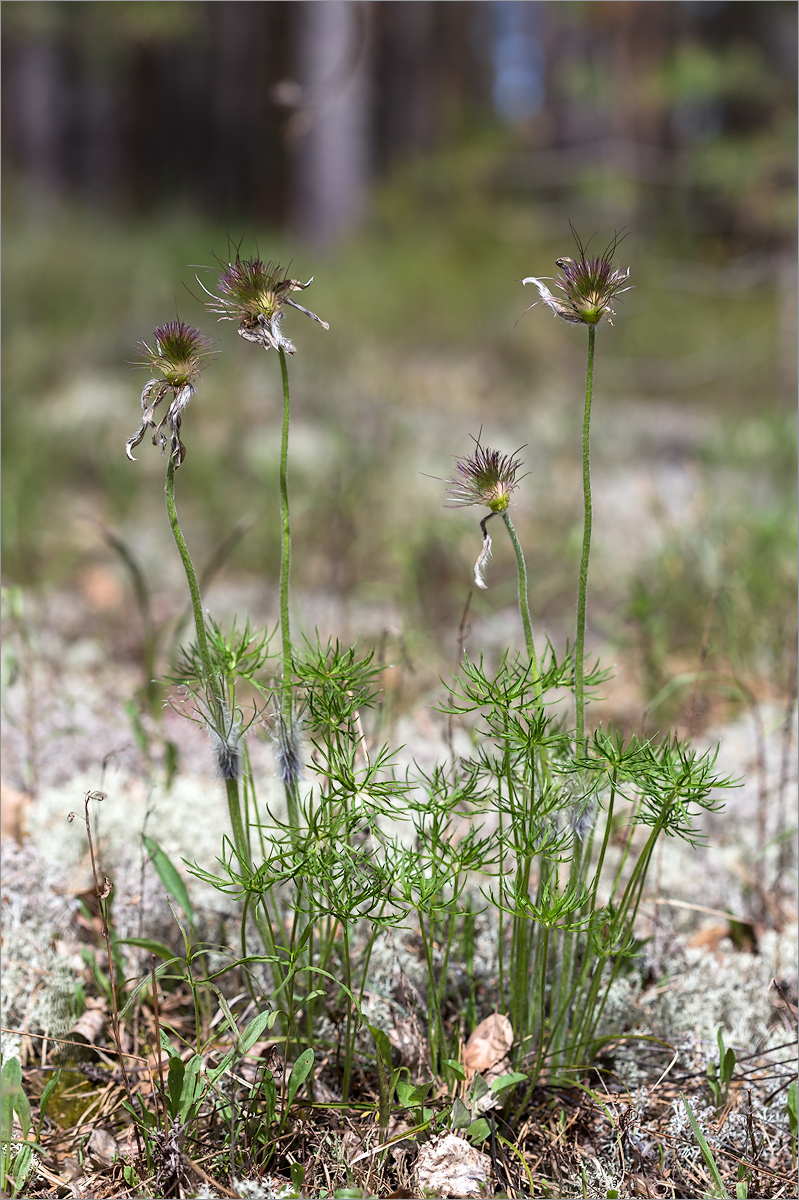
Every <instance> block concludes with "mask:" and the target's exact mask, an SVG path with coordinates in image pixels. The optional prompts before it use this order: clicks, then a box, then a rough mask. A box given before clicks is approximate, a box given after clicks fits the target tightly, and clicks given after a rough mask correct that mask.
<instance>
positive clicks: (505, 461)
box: [447, 441, 522, 513]
mask: <svg viewBox="0 0 799 1200" xmlns="http://www.w3.org/2000/svg"><path fill="white" fill-rule="evenodd" d="M521 465H522V460H521V459H520V458H517V457H516V456H515V455H512V454H500V452H499V450H491V449H489V448H488V447H487V446H481V445H480V442H479V441H477V442H476V443H475V449H474V453H473V454H470V455H469V457H468V458H459V459H457V461H456V463H455V466H456V468H457V470H458V473H459V478H458V479H448V480H447V483H448V485H449V494H450V496H451V497H452V505H451V506H450V507H452V508H460V507H465V506H466V505H468V504H484V505H485V506H486V508H490V509H491V512H492V513H503V512H505V511H506V510H507V507H508V505H509V504H510V498H511V493H512V492H515V491H516V488H517V486H518V485H517V483H516V475H517V472H518V470H519V467H521Z"/></svg>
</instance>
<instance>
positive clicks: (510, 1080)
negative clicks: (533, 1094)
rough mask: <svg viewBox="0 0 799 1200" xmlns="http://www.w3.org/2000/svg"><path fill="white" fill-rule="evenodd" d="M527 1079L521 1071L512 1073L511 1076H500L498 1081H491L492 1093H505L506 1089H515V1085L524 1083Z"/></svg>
mask: <svg viewBox="0 0 799 1200" xmlns="http://www.w3.org/2000/svg"><path fill="white" fill-rule="evenodd" d="M526 1079H527V1076H526V1075H523V1074H522V1073H521V1071H511V1073H510V1074H509V1075H498V1076H497V1078H496V1079H492V1080H491V1091H492V1092H504V1091H505V1090H506V1088H510V1087H513V1086H514V1084H517V1083H524V1082H525V1081H526Z"/></svg>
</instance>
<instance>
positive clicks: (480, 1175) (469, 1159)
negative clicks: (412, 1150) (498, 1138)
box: [416, 1133, 492, 1200]
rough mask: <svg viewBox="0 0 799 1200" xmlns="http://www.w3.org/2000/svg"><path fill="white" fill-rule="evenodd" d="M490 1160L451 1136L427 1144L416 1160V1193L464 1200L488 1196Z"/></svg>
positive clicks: (448, 1134) (450, 1134)
mask: <svg viewBox="0 0 799 1200" xmlns="http://www.w3.org/2000/svg"><path fill="white" fill-rule="evenodd" d="M490 1181H491V1159H490V1158H489V1157H488V1155H487V1154H481V1152H480V1151H479V1150H477V1149H476V1148H475V1147H474V1146H472V1145H470V1144H469V1142H467V1141H464V1139H463V1138H459V1137H456V1136H455V1134H454V1133H447V1134H444V1135H443V1136H442V1137H438V1138H433V1140H432V1141H430V1142H426V1143H425V1145H424V1146H422V1148H421V1149H420V1151H419V1157H418V1158H417V1160H416V1186H417V1189H418V1191H419V1192H421V1193H422V1194H423V1195H424V1194H432V1195H433V1196H441V1197H444V1198H446V1197H457V1198H458V1200H467V1198H470V1197H472V1196H476V1197H483V1196H490V1195H491V1192H492V1188H491V1182H490Z"/></svg>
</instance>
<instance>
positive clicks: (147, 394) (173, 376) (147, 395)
mask: <svg viewBox="0 0 799 1200" xmlns="http://www.w3.org/2000/svg"><path fill="white" fill-rule="evenodd" d="M210 347H211V343H210V342H209V340H208V338H206V337H203V335H202V334H201V333H200V331H199V329H193V328H192V326H191V325H185V324H184V323H183V321H177V320H175V321H167V323H166V325H159V326H157V327H156V328H155V329H154V330H153V336H152V345H150V344H149V343H148V342H145V341H144V340H143V339H142V341H140V342H139V344H138V346H137V350H138V351H139V354H140V356H141V357H142V358H143V359H144V362H143V363H142V364H141V365H142V366H147V367H149V369H150V370H151V371H152V374H153V377H152V379H148V381H147V383H146V384H145V385H144V389H143V391H142V394H141V406H142V412H143V416H142V423H141V425H140V426H139V429H138V430H137V431H136V433H135V434H134V435H133V437H132V438H129V439H128V441H127V443H126V445H125V453H126V454H127V456H128V458H129V459H131V460H132V461H135V459H134V458H133V454H132V451H133V450H135V448H136V446H138V444H139V442H140V441H141V440H142V438H143V437H144V435H145V433H146V432H147V430H148V429H152V430H153V445H154V446H160V447H161V453H162V454H163V453H164V451H165V450H166V441H167V439H166V435H165V434H164V433H163V428H164V426H165V425H166V426H167V428H168V429H169V433H170V449H169V453H170V457H171V459H172V461H173V463H174V464H175V466H176V467H179V466H180V464H181V463H182V462H183V459H184V458H185V457H186V447H185V446H184V445H183V442H182V441H181V440H180V424H181V419H182V414H183V410H184V409H185V407H186V405H187V404H188V403H189V400H191V398H192V396H193V395H194V384H195V382H196V380H197V379H198V378H199V375H200V371H201V370H202V369H203V367H204V366H205V362H206V359H207V358H208V357H209V355H210V354H211V349H210ZM170 392H171V393H172V402H171V404H170V405H169V407H168V409H167V411H166V413H165V415H164V416H163V417H162V418H161V420H160V421H158V422H156V419H155V410H156V409H157V407H158V405H159V404H160V403H161V401H162V400H163V399H164V398H165V397H166V396H167V395H169V393H170Z"/></svg>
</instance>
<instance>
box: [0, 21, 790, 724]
mask: <svg viewBox="0 0 799 1200" xmlns="http://www.w3.org/2000/svg"><path fill="white" fill-rule="evenodd" d="M796 17H797V7H796V4H795V3H792V2H791V3H786V2H782V0H766V2H751V3H750V2H741V3H728V2H726V0H709V2H696V3H688V2H667V3H662V2H660V0H654V2H651V0H646V2H640V0H616V2H611V3H605V2H598V0H594V2H591V3H580V2H575V3H555V2H549V0H538V2H535V0H533V2H528V0H514V2H505V0H493V2H486V3H483V2H474V3H460V2H457V0H456V2H452V3H442V2H431V0H412V2H400V3H394V2H385V0H356V2H351V0H325V2H311V3H293V2H289V3H271V2H254V3H240V2H237V0H226V2H224V3H221V2H207V3H206V2H196V0H193V2H184V0H171V2H168V3H160V2H158V0H151V2H144V3H142V2H138V0H120V2H117V3H105V2H102V0H101V2H98V3H83V2H81V0H66V2H63V3H50V2H46V0H36V2H25V3H14V2H11V3H3V4H2V35H3V36H2V99H3V104H2V154H3V168H4V170H3V201H4V203H3V232H4V235H5V236H4V241H3V245H4V256H3V281H2V286H3V296H2V298H3V314H4V355H3V363H2V372H3V401H4V403H3V466H4V469H3V478H2V484H3V510H2V511H3V537H4V541H3V562H4V576H5V583H6V584H14V585H19V586H20V587H22V588H23V589H26V590H27V591H28V593H29V594H31V595H35V594H39V595H43V594H58V595H60V596H62V597H64V596H67V595H68V596H71V597H72V602H71V607H70V609H69V611H70V612H71V613H72V614H73V616H72V618H71V619H73V621H74V623H75V624H74V627H75V630H76V636H77V633H78V632H80V631H83V632H86V631H89V630H92V631H95V633H96V632H97V631H99V632H100V633H101V635H102V636H108V637H109V638H111V639H115V640H114V644H115V646H116V647H117V649H118V650H119V648H120V647H121V649H122V652H129V653H130V654H134V653H135V652H136V642H137V639H138V638H139V637H140V630H138V628H136V627H135V622H134V621H132V619H131V612H132V611H133V610H132V606H131V601H130V585H129V579H128V576H127V574H126V572H125V570H124V568H123V566H122V564H121V562H120V560H119V557H118V555H117V554H116V553H115V551H114V549H113V548H112V546H111V544H110V543H109V540H108V536H107V533H104V532H103V530H104V529H105V530H106V531H108V530H111V531H113V533H114V535H115V536H116V537H118V538H120V539H121V540H122V543H124V546H125V547H126V552H127V553H129V554H131V555H133V556H135V558H136V559H137V561H138V562H140V563H141V565H142V568H143V570H144V572H145V574H146V576H147V579H148V581H149V584H150V587H151V588H152V590H153V593H154V604H155V607H156V610H157V612H158V613H159V614H161V615H164V614H167V615H168V614H169V613H170V612H171V613H175V612H178V611H180V609H181V607H182V605H183V602H184V601H183V592H182V585H181V577H180V567H179V563H178V561H177V556H176V555H175V554H174V550H173V548H172V547H171V546H170V544H169V530H168V526H167V523H166V519H165V514H164V512H163V488H162V480H163V471H164V461H163V460H162V459H160V458H159V456H158V455H157V454H156V453H155V451H154V450H152V448H151V447H150V446H149V443H148V442H147V441H146V440H145V442H144V443H143V444H142V446H141V447H140V448H139V451H138V456H139V461H138V462H137V463H136V464H135V465H134V464H132V463H130V462H127V461H126V459H125V454H124V443H125V441H126V439H127V438H128V437H129V436H130V435H131V434H132V433H133V432H134V430H135V429H136V427H137V425H138V419H139V393H140V390H141V386H142V384H143V381H144V378H145V377H144V376H143V375H142V374H141V373H139V374H137V373H136V372H134V371H132V370H131V368H130V366H128V365H126V364H128V363H130V361H131V359H133V357H134V348H135V344H136V342H137V340H138V339H139V338H141V337H143V336H145V337H146V336H148V335H149V333H150V331H151V330H152V328H153V326H154V325H155V324H158V323H162V322H163V321H165V320H168V319H169V318H170V317H172V316H174V314H175V311H176V308H177V311H178V312H179V315H180V317H181V318H182V319H184V320H186V321H188V322H189V323H190V324H194V325H199V326H201V327H202V328H203V330H204V331H205V332H206V333H208V334H209V335H213V336H214V338H215V339H216V345H217V348H218V349H219V350H220V353H219V354H218V356H217V357H216V359H215V361H214V363H213V364H212V365H211V366H210V367H209V368H208V370H207V371H206V373H205V376H204V378H203V381H202V383H201V387H200V389H199V391H198V395H197V397H196V398H195V399H194V401H193V402H192V405H191V407H190V409H189V411H188V413H187V414H186V418H185V421H184V426H183V428H184V440H185V442H186V445H187V448H188V457H187V460H186V463H185V464H184V466H183V468H182V469H181V471H180V475H179V480H178V482H179V497H178V499H179V505H180V508H181V512H182V515H183V520H184V528H185V529H186V532H187V536H188V538H189V542H190V545H191V546H192V547H193V550H194V553H195V557H196V558H197V559H198V560H199V562H200V563H203V562H205V561H207V560H208V559H210V558H211V557H212V556H213V555H214V553H215V550H216V548H217V547H218V546H219V545H220V543H222V542H223V541H224V539H226V538H230V536H231V534H232V533H234V531H236V530H237V528H238V526H237V523H238V522H240V521H241V520H242V519H246V520H248V521H249V524H248V527H247V532H246V535H245V536H242V537H240V538H237V539H234V540H235V546H233V548H232V549H231V551H230V554H229V557H228V559H227V561H226V564H225V567H224V569H223V571H222V572H221V573H220V574H219V575H218V576H217V577H216V583H215V585H214V588H213V589H212V595H211V596H210V597H207V599H209V603H210V604H211V605H212V607H213V605H214V604H216V605H217V606H218V607H217V611H219V606H221V607H224V606H225V605H227V606H228V607H229V608H230V609H231V610H232V609H238V611H239V612H241V611H244V610H246V609H249V610H250V611H251V612H252V613H253V615H255V616H256V617H257V616H259V615H260V616H264V617H266V616H269V617H271V618H272V619H273V618H274V615H275V601H274V596H275V587H276V582H277V564H278V557H279V556H278V522H277V493H276V480H277V470H278V448H279V420H280V411H279V385H280V380H279V370H278V362H277V359H276V357H273V356H271V355H265V354H263V353H261V352H260V351H258V352H256V350H255V348H254V347H252V346H249V345H246V344H244V343H242V342H241V341H240V339H238V338H237V337H236V333H235V329H234V328H233V327H232V326H230V325H229V324H225V325H220V326H216V327H215V326H214V324H213V318H211V317H209V315H208V314H207V313H205V311H204V309H203V307H202V304H201V302H200V299H199V297H200V296H201V292H200V289H199V287H198V286H197V284H196V282H195V281H194V275H195V272H196V273H197V274H199V275H200V278H201V279H202V280H203V281H204V282H205V284H206V286H208V287H211V288H213V283H214V278H215V277H214V275H213V271H210V272H209V271H204V270H203V268H204V267H211V268H213V266H214V256H215V255H216V256H219V257H220V258H222V259H224V260H227V257H228V254H229V253H230V241H229V239H232V241H233V243H235V244H238V243H239V241H240V239H242V238H243V242H242V243H241V244H242V253H243V254H244V255H245V256H247V255H249V254H251V253H255V252H256V248H257V251H258V252H259V253H260V255H261V257H263V258H264V259H277V260H278V261H280V262H282V263H284V265H285V264H288V263H289V262H290V263H291V272H292V274H293V275H295V276H297V277H300V278H302V279H307V278H308V277H309V276H311V275H313V276H314V277H315V280H314V284H313V286H312V288H311V289H310V291H309V292H308V293H306V294H305V297H304V300H305V302H306V303H307V304H308V305H309V307H311V308H312V309H313V310H314V311H315V312H318V313H319V314H320V316H322V317H323V318H325V319H326V320H327V321H329V322H330V331H329V332H328V333H325V332H324V331H322V330H321V329H320V328H319V327H318V326H316V325H312V324H311V323H309V322H306V321H304V319H303V318H302V317H301V316H297V315H296V314H295V316H289V317H288V319H287V322H286V326H287V332H288V333H289V335H290V336H291V337H292V338H294V340H295V341H296V343H297V345H298V353H297V356H296V359H294V360H292V363H291V372H292V379H293V394H294V408H293V412H294V424H293V427H292V456H293V459H292V468H291V471H292V474H291V494H292V505H293V518H294V532H295V544H294V551H295V557H294V579H295V584H296V586H297V588H298V592H297V596H298V607H299V608H300V610H301V614H300V615H301V620H302V622H303V624H304V626H305V628H306V629H310V628H312V627H313V625H314V624H319V625H320V627H321V628H322V629H325V628H326V627H327V629H328V631H330V632H333V633H339V632H341V631H342V630H343V629H344V627H345V626H346V623H347V622H349V624H350V626H352V627H354V628H356V629H357V630H360V631H371V632H374V633H375V634H376V635H379V634H380V631H381V629H389V628H390V629H393V630H400V631H401V632H402V634H403V636H404V637H405V638H406V641H407V642H408V643H409V644H410V645H413V643H414V639H416V643H417V644H421V645H422V646H424V647H425V648H426V649H425V653H426V654H427V655H428V657H430V655H432V658H431V661H432V662H434V663H435V662H436V658H435V655H436V654H440V655H441V658H442V660H444V661H446V660H447V659H450V660H451V659H452V657H453V655H454V653H455V645H456V640H457V629H458V622H459V619H460V614H461V611H462V609H463V604H464V599H465V596H466V594H467V592H468V589H469V580H470V573H471V564H472V562H473V561H474V558H475V556H476V553H477V550H478V549H479V533H478V530H477V521H476V519H475V518H474V514H473V513H471V512H466V513H463V512H458V513H453V512H449V511H447V510H446V508H445V507H444V501H445V499H446V497H445V494H444V488H443V484H442V483H441V482H440V480H441V479H442V478H446V477H447V476H448V475H450V474H451V472H452V462H453V459H452V456H453V455H463V454H464V453H467V452H468V451H469V449H470V447H471V444H472V443H471V441H470V437H476V436H477V435H478V434H479V432H480V430H481V429H482V438H483V441H484V443H487V444H489V445H492V446H496V447H497V448H499V449H500V450H501V451H502V452H503V453H508V452H511V451H513V450H515V449H516V448H517V447H519V446H521V445H523V444H525V445H526V449H525V450H524V451H523V452H522V457H523V458H524V459H525V462H526V469H527V470H528V471H529V472H530V474H529V475H528V477H527V478H526V479H525V480H524V481H523V483H522V485H521V488H520V491H519V493H518V500H517V505H518V507H517V511H518V518H517V524H518V526H519V529H520V533H521V535H522V538H523V541H524V543H525V545H526V547H527V550H528V556H529V565H530V568H531V579H532V606H533V616H534V622H535V624H536V627H537V628H544V629H546V630H547V631H548V632H549V633H550V635H551V636H552V637H553V639H554V640H556V641H558V640H559V641H560V642H561V644H562V642H563V640H564V639H565V637H566V636H567V634H568V633H569V632H570V628H571V622H572V612H573V604H574V598H573V597H574V587H575V581H576V573H577V562H578V558H579V537H580V521H581V507H580V491H579V437H580V414H581V403H582V395H583V388H584V355H585V340H584V338H583V336H582V331H580V330H575V329H573V328H571V327H569V326H567V325H565V324H564V323H562V322H556V321H555V320H554V319H553V318H552V316H551V315H550V314H549V313H548V312H547V311H546V310H545V309H542V308H541V307H540V306H539V307H537V308H534V309H533V310H532V312H528V313H526V315H524V314H525V310H526V309H527V307H528V305H530V304H531V303H532V301H533V300H534V299H535V296H533V295H530V292H531V289H529V288H528V289H524V290H523V289H522V287H521V286H520V284H519V281H520V280H521V279H522V278H523V277H524V276H526V275H530V274H535V275H553V274H555V270H556V268H555V263H554V260H555V258H557V257H558V256H560V255H562V254H568V253H573V249H572V241H571V234H570V230H569V222H570V221H571V222H572V223H573V224H574V226H575V228H576V229H577V230H578V231H580V233H581V235H582V237H583V239H584V240H587V239H588V238H589V237H591V236H592V235H593V237H594V240H593V241H592V243H591V249H592V250H593V251H595V252H599V251H601V250H602V249H603V248H604V247H605V245H606V244H607V243H608V242H609V241H610V240H611V238H612V237H613V234H614V231H622V230H626V231H629V236H628V237H627V238H626V240H625V241H624V242H623V243H622V245H621V248H620V252H619V253H620V259H619V261H620V264H621V265H622V266H625V267H626V266H627V265H629V266H630V267H631V282H632V283H633V284H634V285H635V290H634V291H631V292H629V293H627V295H626V296H625V297H624V298H623V299H624V303H623V305H622V304H620V305H619V306H618V315H617V317H616V319H615V324H614V326H613V327H609V326H607V325H604V324H603V326H602V328H601V331H600V337H599V345H598V362H597V375H596V398H595V416H594V429H595V436H596V439H597V442H596V457H595V463H596V488H597V495H596V515H595V522H596V524H595V531H596V537H597V551H596V554H597V557H596V567H595V572H596V573H595V576H594V577H593V583H592V587H593V591H592V596H591V621H592V628H591V636H592V639H593V645H594V646H597V645H601V644H603V643H605V642H607V641H610V643H611V644H612V645H613V646H614V647H616V648H619V649H620V650H621V651H626V652H628V655H629V656H630V658H631V660H634V662H635V664H636V666H635V674H636V681H637V682H636V686H637V687H639V688H641V689H643V692H644V694H645V698H646V699H647V700H648V701H651V702H652V703H655V702H656V701H657V702H658V703H662V704H665V703H666V702H667V700H668V697H669V696H671V695H672V694H673V693H674V692H675V689H676V691H679V688H678V687H676V685H675V680H679V679H680V678H682V675H683V674H684V673H685V672H690V671H694V670H695V668H696V664H697V662H698V661H699V656H700V655H701V656H702V657H703V659H704V660H709V661H710V663H711V664H712V665H713V666H714V669H715V670H716V671H717V673H718V675H719V678H720V679H723V686H721V685H720V687H719V689H718V690H719V695H721V694H722V693H724V694H725V695H729V692H730V688H731V687H732V683H731V680H732V681H733V683H734V685H735V687H737V688H739V690H740V688H744V690H745V689H747V688H748V689H750V690H751V689H752V688H755V689H756V690H757V689H760V690H765V691H766V692H768V691H769V689H772V690H773V689H777V691H778V692H780V694H785V691H786V689H787V690H788V691H790V689H791V688H792V687H793V686H794V683H793V680H794V668H793V667H792V663H793V662H794V655H793V651H792V649H791V648H792V647H793V645H794V635H795V625H796V614H795V594H796V591H795V590H796V582H795V576H796V528H795V527H796V517H795V513H796V500H795V474H796V472H795V466H796V431H795V412H794V408H795V387H796V383H795V381H796V258H795V231H796V70H797V65H796V33H797V29H796ZM98 523H99V524H98ZM239 532H240V529H239ZM498 542H499V539H497V543H498ZM489 582H490V584H491V587H490V589H489V591H488V592H487V593H486V594H484V595H481V596H479V597H478V596H476V597H474V600H473V619H474V620H475V621H476V622H481V623H482V624H481V626H480V628H481V630H482V632H481V634H480V637H479V638H478V639H477V640H476V641H475V642H474V643H473V646H472V648H473V649H474V651H475V652H478V651H479V650H480V649H481V648H482V646H483V645H484V644H490V643H491V640H492V637H494V636H495V638H496V642H497V644H501V643H502V641H503V639H504V638H505V637H507V635H508V630H509V629H511V630H512V629H513V628H514V627H515V626H513V622H514V620H515V618H514V616H513V615H512V614H513V601H514V576H513V564H512V561H511V558H510V555H509V553H506V551H505V549H504V548H502V547H500V546H499V545H498V544H497V547H496V555H495V560H494V563H493V564H492V567H491V572H490V576H489ZM492 631H493V632H492ZM431 647H438V649H437V650H431V649H430V648H431ZM714 656H715V657H714Z"/></svg>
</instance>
